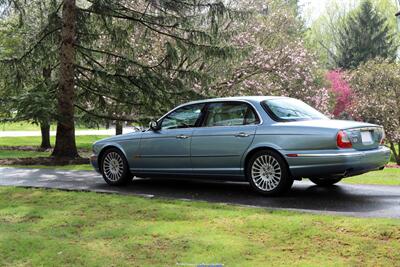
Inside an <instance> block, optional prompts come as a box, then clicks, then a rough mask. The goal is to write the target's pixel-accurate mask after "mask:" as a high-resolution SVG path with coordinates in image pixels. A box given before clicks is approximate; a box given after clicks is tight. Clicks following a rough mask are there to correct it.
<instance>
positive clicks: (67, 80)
mask: <svg viewBox="0 0 400 267" xmlns="http://www.w3.org/2000/svg"><path fill="white" fill-rule="evenodd" d="M75 36H76V3H75V0H64V1H63V11H62V29H61V49H60V78H59V79H60V80H59V88H58V92H57V100H58V117H57V135H56V145H55V148H54V151H53V154H52V156H54V157H57V158H76V157H78V151H77V149H76V143H75V122H74V98H75V88H74V86H75V81H74V73H75V70H74V63H75V48H74V42H75Z"/></svg>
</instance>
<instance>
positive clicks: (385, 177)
mask: <svg viewBox="0 0 400 267" xmlns="http://www.w3.org/2000/svg"><path fill="white" fill-rule="evenodd" d="M342 181H343V182H344V183H349V184H376V185H400V169H394V168H392V169H391V168H386V169H384V170H383V171H375V172H369V173H366V174H363V175H359V176H354V177H350V178H346V179H343V180H342Z"/></svg>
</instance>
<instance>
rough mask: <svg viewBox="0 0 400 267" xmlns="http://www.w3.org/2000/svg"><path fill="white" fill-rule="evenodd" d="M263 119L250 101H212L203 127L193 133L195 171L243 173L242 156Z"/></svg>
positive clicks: (207, 109)
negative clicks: (260, 118)
mask: <svg viewBox="0 0 400 267" xmlns="http://www.w3.org/2000/svg"><path fill="white" fill-rule="evenodd" d="M259 122H260V120H259V118H258V116H257V114H256V113H255V111H254V109H253V108H252V107H251V106H250V105H249V104H248V103H245V102H218V103H211V104H209V105H208V107H207V108H206V114H205V116H204V119H203V122H202V125H201V127H198V128H195V129H194V132H193V137H192V166H193V173H195V174H213V175H214V174H221V175H224V174H228V175H240V174H241V171H242V170H241V167H240V164H241V159H242V156H243V154H244V152H245V151H246V150H247V148H248V147H249V146H250V144H251V143H252V141H253V139H254V135H255V132H256V128H257V124H258V123H259Z"/></svg>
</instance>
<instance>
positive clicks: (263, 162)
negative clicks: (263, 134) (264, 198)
mask: <svg viewBox="0 0 400 267" xmlns="http://www.w3.org/2000/svg"><path fill="white" fill-rule="evenodd" d="M281 178H282V169H281V166H280V164H279V162H278V161H277V160H276V159H275V158H274V157H273V156H271V155H261V156H259V157H258V158H256V160H255V161H254V163H253V165H252V167H251V179H252V180H253V182H254V184H255V185H256V186H257V187H258V188H259V189H261V190H262V191H272V190H274V189H275V188H277V187H278V185H279V183H280V181H281Z"/></svg>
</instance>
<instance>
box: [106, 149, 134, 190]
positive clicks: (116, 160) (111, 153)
mask: <svg viewBox="0 0 400 267" xmlns="http://www.w3.org/2000/svg"><path fill="white" fill-rule="evenodd" d="M100 170H101V174H102V175H103V178H104V181H106V182H107V184H109V185H126V184H127V183H129V182H130V181H131V180H132V174H131V172H130V171H129V166H128V162H127V160H126V158H125V155H124V154H123V153H122V152H121V151H120V150H119V149H116V148H110V149H107V150H106V151H105V152H104V153H103V156H102V157H101V162H100Z"/></svg>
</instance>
